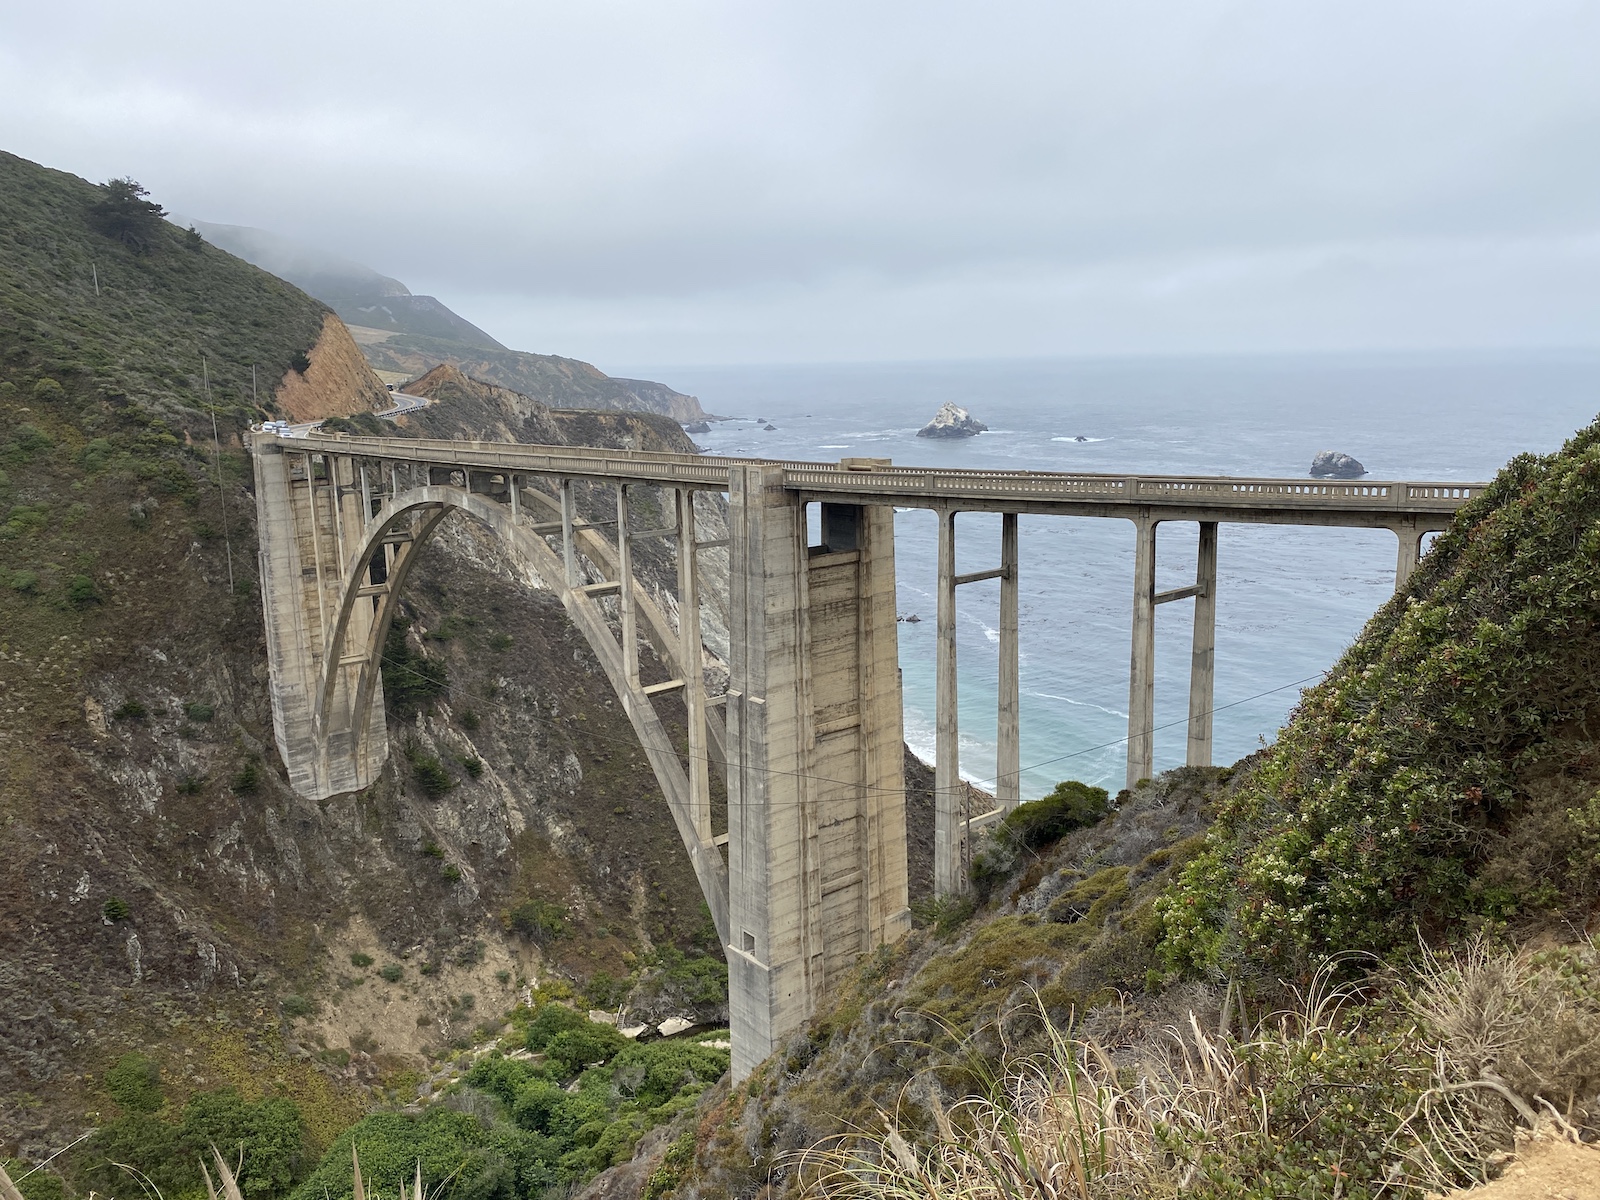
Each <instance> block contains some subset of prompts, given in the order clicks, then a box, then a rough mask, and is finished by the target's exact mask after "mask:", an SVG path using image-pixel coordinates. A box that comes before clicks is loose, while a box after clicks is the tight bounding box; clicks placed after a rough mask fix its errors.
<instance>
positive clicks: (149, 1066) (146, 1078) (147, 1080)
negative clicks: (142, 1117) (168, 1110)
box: [106, 1051, 166, 1113]
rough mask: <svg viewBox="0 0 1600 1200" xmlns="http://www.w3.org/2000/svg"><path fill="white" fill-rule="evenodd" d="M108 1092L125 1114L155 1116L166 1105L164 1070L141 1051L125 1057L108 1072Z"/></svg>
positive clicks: (118, 1060)
mask: <svg viewBox="0 0 1600 1200" xmlns="http://www.w3.org/2000/svg"><path fill="white" fill-rule="evenodd" d="M106 1092H107V1093H108V1094H109V1095H110V1096H111V1099H112V1100H113V1101H115V1102H116V1104H117V1107H119V1108H121V1109H122V1110H123V1111H124V1112H130V1113H152V1112H155V1111H156V1110H157V1109H159V1108H160V1107H161V1106H162V1105H163V1104H165V1103H166V1097H165V1096H163V1095H162V1092H161V1068H160V1067H158V1066H157V1065H156V1063H155V1060H154V1059H151V1058H149V1057H147V1056H146V1055H143V1054H140V1053H139V1052H138V1051H133V1052H131V1053H128V1054H124V1055H123V1056H122V1057H121V1058H119V1059H117V1062H116V1065H115V1066H114V1067H112V1068H111V1069H110V1070H109V1071H107V1072H106Z"/></svg>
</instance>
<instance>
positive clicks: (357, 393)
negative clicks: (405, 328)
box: [273, 313, 391, 421]
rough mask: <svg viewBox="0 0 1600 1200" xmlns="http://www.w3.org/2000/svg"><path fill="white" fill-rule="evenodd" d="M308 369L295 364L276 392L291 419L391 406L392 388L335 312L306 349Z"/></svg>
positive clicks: (280, 409)
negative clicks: (390, 395) (363, 352)
mask: <svg viewBox="0 0 1600 1200" xmlns="http://www.w3.org/2000/svg"><path fill="white" fill-rule="evenodd" d="M306 359H307V361H308V365H307V366H306V368H305V370H304V371H298V370H295V369H294V368H293V367H291V368H290V369H289V370H288V371H287V372H285V374H284V376H283V378H282V380H280V381H279V383H278V386H277V388H276V390H275V391H274V394H273V399H274V401H275V403H276V404H277V408H278V412H279V413H280V414H282V415H283V416H285V417H287V418H288V419H289V420H291V421H317V420H320V419H322V418H323V417H348V416H353V415H354V414H356V413H361V412H372V411H374V410H377V409H384V408H388V407H389V405H390V403H391V401H390V399H389V392H388V389H386V388H385V387H384V386H383V384H382V383H380V382H378V377H377V376H376V375H374V374H373V373H372V368H371V367H369V366H367V360H366V359H365V358H363V357H362V356H361V349H360V347H358V346H357V345H356V344H355V340H354V339H353V338H351V336H350V331H349V330H348V329H346V328H345V325H344V322H343V321H341V320H339V318H338V317H336V316H334V315H333V314H332V313H327V314H326V315H324V317H323V318H322V332H321V333H320V334H319V335H318V337H317V340H316V342H315V343H314V344H313V345H312V347H311V349H310V351H309V352H308V353H307V355H306Z"/></svg>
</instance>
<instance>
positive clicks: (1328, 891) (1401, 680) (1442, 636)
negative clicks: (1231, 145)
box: [1162, 425, 1600, 975]
mask: <svg viewBox="0 0 1600 1200" xmlns="http://www.w3.org/2000/svg"><path fill="white" fill-rule="evenodd" d="M1597 675H1600V425H1596V426H1591V427H1589V428H1588V429H1585V430H1583V431H1582V432H1580V433H1579V434H1577V435H1576V436H1575V437H1574V438H1572V440H1571V441H1569V442H1568V443H1567V445H1566V446H1565V447H1564V448H1563V449H1562V450H1561V451H1560V452H1559V453H1557V454H1553V455H1550V456H1547V457H1542V458H1538V457H1534V456H1532V455H1521V456H1519V457H1517V458H1515V459H1513V460H1512V461H1511V462H1510V463H1509V464H1508V465H1507V466H1506V468H1505V469H1504V470H1503V471H1501V472H1500V474H1499V475H1498V476H1497V477H1496V479H1495V480H1494V482H1493V483H1492V484H1491V485H1490V486H1489V488H1488V489H1487V490H1486V491H1485V493H1484V494H1483V495H1482V496H1480V497H1479V498H1478V499H1476V500H1474V501H1473V502H1472V503H1471V504H1469V505H1468V506H1466V507H1465V508H1464V509H1462V510H1461V511H1460V512H1459V513H1458V514H1457V516H1456V519H1455V521H1454V522H1453V524H1452V525H1451V527H1450V529H1449V531H1448V532H1446V533H1445V534H1444V535H1443V536H1441V537H1440V538H1439V540H1438V542H1437V544H1436V545H1435V546H1434V548H1433V550H1432V552H1431V553H1430V554H1429V555H1428V557H1427V559H1426V560H1425V561H1424V563H1423V565H1422V567H1421V568H1420V569H1419V570H1418V572H1417V573H1416V574H1415V575H1414V576H1413V577H1412V580H1411V584H1410V586H1409V587H1408V588H1407V589H1406V591H1404V592H1403V593H1401V594H1399V595H1397V596H1395V597H1394V599H1393V600H1391V601H1390V602H1389V603H1388V604H1387V605H1385V606H1384V608H1383V609H1382V610H1381V611H1380V612H1379V613H1378V614H1377V615H1376V616H1375V617H1374V618H1373V619H1372V621H1371V622H1369V624H1368V626H1367V628H1366V630H1365V631H1364V632H1363V633H1362V635H1361V637H1360V638H1359V639H1358V640H1357V641H1356V643H1355V644H1354V645H1353V646H1352V647H1351V648H1350V650H1349V651H1348V652H1347V653H1346V654H1345V655H1344V657H1343V658H1342V659H1341V660H1340V661H1339V663H1338V664H1337V666H1335V668H1334V669H1333V671H1332V672H1331V673H1330V674H1329V676H1328V678H1327V680H1326V681H1325V682H1324V683H1322V684H1320V685H1319V686H1317V687H1315V688H1313V689H1311V690H1309V691H1307V692H1306V694H1305V696H1304V698H1303V699H1302V701H1301V703H1300V705H1299V707H1298V708H1297V709H1296V710H1295V712H1294V714H1293V715H1292V717H1291V719H1290V721H1289V723H1288V725H1287V726H1286V727H1285V729H1284V730H1283V732H1282V734H1281V736H1280V737H1279V739H1278V742H1277V744H1276V745H1275V746H1274V747H1273V748H1272V749H1271V751H1270V752H1268V753H1267V754H1266V755H1265V757H1264V759H1263V761H1262V762H1260V763H1259V764H1258V765H1256V766H1255V767H1254V768H1253V769H1252V770H1251V771H1250V772H1249V774H1248V775H1247V776H1246V777H1245V778H1244V779H1243V781H1242V782H1241V783H1240V784H1239V785H1238V786H1236V787H1235V788H1234V789H1233V790H1232V791H1231V792H1230V793H1229V794H1228V796H1227V798H1226V800H1225V802H1224V803H1223V805H1222V806H1221V810H1220V813H1219V818H1218V821H1217V823H1216V825H1215V827H1214V828H1213V830H1212V833H1211V834H1210V837H1209V839H1208V842H1207V845H1206V849H1205V852H1204V853H1203V854H1201V855H1200V856H1199V857H1198V858H1197V859H1196V860H1195V861H1194V862H1193V863H1192V864H1191V865H1190V866H1189V868H1188V869H1187V870H1186V871H1185V873H1184V875H1183V879H1182V884H1181V886H1180V887H1179V888H1177V889H1176V890H1175V891H1174V892H1173V894H1172V895H1171V896H1169V897H1168V898H1166V899H1165V900H1164V901H1163V904H1162V913H1163V917H1164V920H1165V923H1166V929H1167V955H1168V961H1169V962H1170V963H1171V964H1172V965H1173V966H1175V967H1180V968H1184V969H1190V970H1201V971H1218V972H1230V971H1233V970H1235V969H1236V968H1238V967H1239V966H1240V965H1241V964H1243V963H1246V962H1250V963H1255V964H1259V965H1263V966H1266V967H1267V968H1269V969H1271V970H1273V971H1276V972H1278V973H1280V974H1290V975H1292V974H1295V973H1298V972H1302V971H1304V970H1305V968H1306V964H1307V963H1308V962H1310V961H1312V960H1314V959H1315V958H1316V957H1318V956H1320V955H1324V954H1330V953H1337V952H1340V951H1346V950H1352V949H1363V950H1371V951H1375V952H1378V953H1393V952H1395V951H1399V950H1402V949H1404V948H1406V947H1408V946H1411V945H1413V944H1414V942H1415V938H1416V935H1417V931H1418V930H1421V931H1422V933H1423V934H1424V935H1425V936H1430V937H1431V936H1437V935H1441V934H1447V933H1449V932H1451V931H1453V930H1457V929H1460V928H1462V927H1464V926H1472V925H1489V926H1498V925H1503V924H1506V923H1514V924H1524V925H1526V924H1537V923H1540V922H1548V923H1556V922H1559V921H1560V920H1561V919H1563V918H1569V917H1570V918H1571V919H1574V920H1576V921H1578V922H1579V923H1580V924H1581V923H1582V920H1583V917H1584V914H1587V913H1588V912H1589V911H1591V910H1592V907H1593V905H1594V904H1595V902H1596V900H1597V898H1600V694H1597V693H1596V691H1595V688H1594V680H1595V678H1596V676H1597Z"/></svg>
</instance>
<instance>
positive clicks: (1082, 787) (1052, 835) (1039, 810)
mask: <svg viewBox="0 0 1600 1200" xmlns="http://www.w3.org/2000/svg"><path fill="white" fill-rule="evenodd" d="M1110 811H1111V800H1110V797H1109V796H1107V794H1106V790H1105V788H1098V787H1091V786H1089V785H1088V784H1086V783H1079V782H1078V781H1077V780H1075V779H1068V780H1064V781H1063V782H1061V783H1058V784H1057V785H1056V788H1055V790H1054V791H1053V792H1051V793H1050V794H1049V795H1048V796H1045V797H1043V798H1042V799H1039V800H1033V801H1030V802H1028V803H1027V804H1019V805H1017V807H1016V808H1014V809H1012V810H1011V811H1010V812H1009V813H1007V814H1006V816H1005V819H1004V820H1002V821H1001V822H1000V824H999V825H997V826H995V828H994V831H993V832H992V833H991V834H990V836H989V838H988V840H987V842H985V843H984V845H983V846H982V848H980V849H979V851H978V852H977V853H976V854H974V855H973V858H972V881H973V883H974V884H975V885H977V887H978V889H979V890H980V891H982V892H984V893H986V894H987V892H988V889H989V888H990V887H992V886H993V885H994V884H995V883H997V882H998V881H999V880H1001V879H1003V878H1004V877H1005V876H1007V875H1008V874H1010V873H1011V871H1012V869H1013V868H1015V866H1016V865H1017V862H1018V861H1019V859H1020V858H1021V856H1022V855H1023V854H1024V853H1026V852H1028V851H1032V850H1038V849H1040V848H1041V847H1044V846H1048V845H1049V844H1050V843H1052V842H1057V841H1060V840H1061V839H1062V838H1063V837H1065V836H1066V835H1067V834H1069V833H1071V832H1072V831H1073V830H1074V829H1082V828H1084V827H1085V826H1087V825H1093V824H1094V823H1095V822H1096V821H1098V820H1100V818H1102V817H1104V816H1105V815H1106V814H1107V813H1108V812H1110Z"/></svg>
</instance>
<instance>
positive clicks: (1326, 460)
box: [1311, 450, 1367, 479]
mask: <svg viewBox="0 0 1600 1200" xmlns="http://www.w3.org/2000/svg"><path fill="white" fill-rule="evenodd" d="M1366 473H1367V469H1366V468H1365V467H1363V466H1362V465H1361V464H1360V463H1358V462H1357V461H1356V460H1355V459H1353V458H1351V457H1350V456H1349V455H1348V454H1340V453H1339V452H1338V451H1337V450H1324V451H1323V452H1322V453H1321V454H1319V455H1317V456H1316V458H1314V459H1312V460H1311V477H1312V478H1313V479H1360V478H1361V477H1362V476H1363V475H1365V474H1366Z"/></svg>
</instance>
